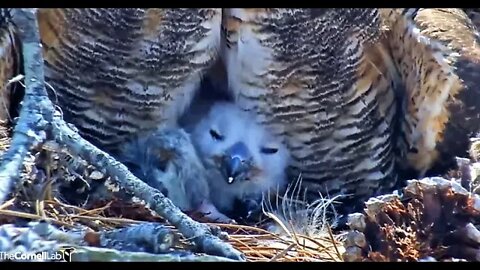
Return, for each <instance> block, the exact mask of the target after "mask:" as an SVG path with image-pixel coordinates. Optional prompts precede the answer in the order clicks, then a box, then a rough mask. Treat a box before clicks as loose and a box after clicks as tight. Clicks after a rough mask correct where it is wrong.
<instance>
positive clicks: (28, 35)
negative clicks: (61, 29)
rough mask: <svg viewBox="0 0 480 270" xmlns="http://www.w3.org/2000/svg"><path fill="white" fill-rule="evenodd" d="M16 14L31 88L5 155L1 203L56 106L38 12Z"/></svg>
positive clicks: (0, 172) (41, 138)
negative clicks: (51, 96)
mask: <svg viewBox="0 0 480 270" xmlns="http://www.w3.org/2000/svg"><path fill="white" fill-rule="evenodd" d="M12 13H13V14H12V15H13V22H14V24H16V25H17V29H18V35H19V37H20V39H21V40H22V46H21V47H22V52H23V58H24V61H25V70H26V71H27V72H26V76H25V84H26V86H27V87H26V89H25V97H24V99H23V104H22V109H21V111H20V117H19V119H18V122H17V123H16V125H15V128H14V131H13V132H14V133H13V139H12V142H11V145H10V148H9V149H8V151H7V152H6V153H5V154H4V155H3V157H2V163H1V166H0V202H3V201H4V200H5V198H6V197H7V195H8V194H9V192H10V189H11V187H12V185H14V183H15V182H16V181H17V180H18V179H19V177H20V173H21V172H22V169H23V167H22V166H23V161H24V159H25V157H26V155H27V154H28V151H29V150H30V149H31V148H32V147H35V146H36V145H38V144H39V143H42V142H43V141H44V140H45V132H44V131H43V130H45V128H46V126H47V124H48V122H49V121H51V119H52V116H53V109H52V108H53V107H52V106H51V105H50V104H49V100H48V99H47V93H46V91H45V88H44V84H43V82H44V74H43V61H42V60H43V58H42V55H41V52H42V50H41V45H40V43H39V40H40V38H39V34H38V23H37V20H36V15H35V12H34V11H32V10H22V9H13V10H12Z"/></svg>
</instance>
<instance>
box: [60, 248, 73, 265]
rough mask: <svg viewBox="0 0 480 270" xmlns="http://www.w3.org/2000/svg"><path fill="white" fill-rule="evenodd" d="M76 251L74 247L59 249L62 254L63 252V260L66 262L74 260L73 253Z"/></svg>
mask: <svg viewBox="0 0 480 270" xmlns="http://www.w3.org/2000/svg"><path fill="white" fill-rule="evenodd" d="M74 251H75V248H73V247H67V248H62V249H60V250H59V252H60V254H62V260H61V261H64V262H71V261H72V254H73V252H74Z"/></svg>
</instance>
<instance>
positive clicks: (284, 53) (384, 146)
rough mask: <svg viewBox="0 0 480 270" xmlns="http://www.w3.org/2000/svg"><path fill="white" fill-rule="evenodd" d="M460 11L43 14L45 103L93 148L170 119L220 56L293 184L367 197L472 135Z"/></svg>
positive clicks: (471, 53) (469, 29) (428, 165)
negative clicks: (285, 160) (272, 139)
mask: <svg viewBox="0 0 480 270" xmlns="http://www.w3.org/2000/svg"><path fill="white" fill-rule="evenodd" d="M466 11H467V12H466V13H465V12H464V11H462V10H460V9H420V10H413V9H411V10H410V9H405V10H403V9H281V8H278V9H273V8H264V9H260V8H255V9H224V10H221V9H40V10H39V25H40V33H41V38H42V43H43V46H44V56H45V64H46V77H47V82H48V83H49V84H50V85H51V86H52V87H53V90H52V89H50V93H51V97H52V100H54V101H56V102H57V103H58V105H59V107H60V108H61V109H62V111H63V113H64V116H65V119H66V120H67V121H69V122H72V123H73V124H75V125H76V126H77V127H78V128H79V130H80V132H81V135H82V136H84V137H85V138H86V139H88V140H90V141H92V142H93V143H95V144H97V145H98V146H101V147H102V148H104V149H109V150H114V149H115V148H118V147H119V146H121V145H122V143H123V142H125V141H126V140H127V139H128V138H130V137H132V136H134V135H139V134H141V133H142V132H148V131H151V130H153V129H156V128H157V127H158V126H163V125H172V124H173V125H174V122H175V121H176V120H177V119H178V116H179V115H180V114H181V113H182V112H183V110H184V109H185V108H186V107H187V105H188V104H189V103H190V101H191V100H192V98H193V97H194V91H195V89H196V88H197V86H198V84H199V82H200V80H201V77H202V76H203V75H208V72H209V68H210V67H211V66H212V65H213V63H214V62H215V61H216V60H219V57H220V56H221V59H222V60H223V62H224V64H225V67H226V74H227V75H226V76H227V77H228V87H229V90H230V92H231V94H233V97H234V99H235V102H236V103H237V105H238V106H240V107H241V108H242V109H244V110H249V111H254V112H255V113H257V114H258V119H259V122H260V123H261V124H262V125H264V126H265V127H266V128H268V129H269V130H270V131H271V132H272V133H274V134H276V135H277V136H280V137H281V138H283V140H284V141H285V143H286V144H287V146H288V147H289V149H290V151H291V154H292V158H293V162H292V164H291V170H290V172H291V179H292V180H295V179H296V178H297V177H298V176H299V175H301V176H302V178H303V183H304V185H305V187H307V188H308V190H309V191H310V193H309V194H310V195H311V196H310V197H311V198H318V192H324V193H327V194H330V195H332V196H333V195H336V194H342V195H351V196H352V197H354V198H355V199H357V200H358V201H361V200H362V199H364V198H366V197H369V196H371V195H374V194H376V193H381V192H383V190H389V189H391V188H392V187H393V185H394V184H395V182H396V179H397V173H398V172H399V170H398V167H400V168H401V169H413V170H414V171H415V172H417V173H418V174H417V175H422V174H425V173H427V172H428V171H429V170H431V169H432V168H435V167H436V166H440V165H442V166H443V165H445V163H444V162H443V161H446V160H451V159H452V157H453V156H454V155H462V153H463V152H466V143H468V140H467V138H468V136H470V135H471V134H472V133H473V132H475V131H478V129H479V127H480V126H479V125H480V121H478V120H479V119H480V117H479V114H478V113H477V112H478V109H477V108H478V106H477V105H476V104H478V102H477V100H478V97H479V95H478V87H477V85H478V83H477V81H478V79H477V76H478V75H477V73H478V70H479V66H478V63H479V61H478V60H479V55H480V54H479V50H478V42H479V34H478V27H479V23H478V22H479V21H480V20H478V15H477V10H476V9H468V10H466ZM221 27H223V31H222V32H221ZM1 29H2V30H5V28H1ZM4 33H5V32H4ZM221 33H222V34H223V37H222V38H221ZM1 44H5V43H4V42H2V43H1ZM2 52H4V53H5V52H6V51H5V50H4V51H2ZM7 54H8V53H7ZM2 64H4V63H2ZM4 66H6V67H8V66H9V64H8V62H6V64H4V65H2V68H3V67H4ZM0 70H1V69H0ZM0 75H1V76H3V77H2V78H0V79H1V80H2V81H1V82H4V81H5V80H6V77H5V76H4V74H3V73H0ZM7 75H8V74H7ZM7 77H8V76H7ZM395 160H396V163H395Z"/></svg>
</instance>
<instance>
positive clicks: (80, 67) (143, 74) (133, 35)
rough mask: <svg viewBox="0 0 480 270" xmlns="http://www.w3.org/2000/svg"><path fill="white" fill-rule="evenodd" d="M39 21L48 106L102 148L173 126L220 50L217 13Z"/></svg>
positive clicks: (58, 14)
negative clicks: (54, 104) (48, 89)
mask: <svg viewBox="0 0 480 270" xmlns="http://www.w3.org/2000/svg"><path fill="white" fill-rule="evenodd" d="M38 18H39V25H40V34H41V38H42V43H43V46H44V57H45V67H46V70H45V74H46V78H47V81H48V82H49V83H50V84H51V85H52V86H53V89H54V90H53V91H51V97H52V100H54V101H58V104H59V105H60V107H61V108H62V110H63V113H64V116H65V118H66V120H67V121H70V122H72V123H73V124H75V125H76V126H77V127H78V128H79V130H80V132H81V135H82V136H84V137H85V138H86V139H88V140H90V141H91V142H93V143H94V144H97V145H99V146H102V147H106V148H107V149H112V148H115V147H116V146H118V144H119V143H121V142H123V141H125V140H126V139H128V138H129V137H131V136H132V135H134V134H138V133H141V132H143V131H151V130H152V129H154V128H156V127H158V126H159V125H162V124H165V125H168V124H172V122H174V120H176V118H177V117H178V114H180V113H182V111H183V109H184V108H185V107H187V106H188V104H189V103H190V101H191V99H192V97H193V91H194V90H195V89H196V88H197V86H198V84H199V82H200V78H201V75H202V74H203V73H205V70H206V69H207V68H208V67H210V66H211V65H212V63H213V61H214V59H216V58H217V54H218V50H219V49H218V48H219V45H220V20H221V10H220V9H132V8H129V9H113V8H112V9H39V10H38Z"/></svg>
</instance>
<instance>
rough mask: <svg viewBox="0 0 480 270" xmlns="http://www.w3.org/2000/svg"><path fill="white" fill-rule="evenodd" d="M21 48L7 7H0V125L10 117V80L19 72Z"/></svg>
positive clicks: (11, 85)
mask: <svg viewBox="0 0 480 270" xmlns="http://www.w3.org/2000/svg"><path fill="white" fill-rule="evenodd" d="M18 56H19V49H18V43H17V39H16V38H15V29H14V26H13V24H12V22H11V19H10V14H9V11H8V9H7V8H0V100H1V102H0V121H1V123H0V125H4V124H6V123H3V122H7V121H8V119H9V111H8V108H9V100H10V95H11V90H12V87H13V84H9V81H10V80H11V79H13V77H15V76H16V75H17V73H18V68H19V63H18V62H19V61H18V60H19V59H18Z"/></svg>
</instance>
